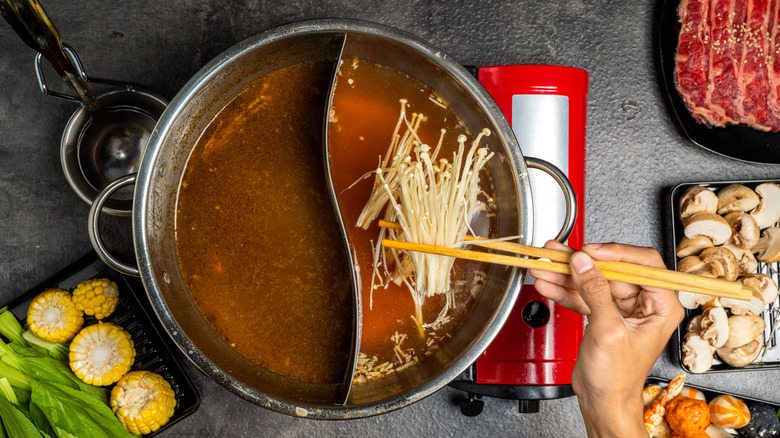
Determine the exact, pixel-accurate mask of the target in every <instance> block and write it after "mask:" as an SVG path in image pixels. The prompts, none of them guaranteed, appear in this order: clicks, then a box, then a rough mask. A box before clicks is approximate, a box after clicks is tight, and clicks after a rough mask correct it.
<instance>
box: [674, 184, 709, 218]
mask: <svg viewBox="0 0 780 438" xmlns="http://www.w3.org/2000/svg"><path fill="white" fill-rule="evenodd" d="M717 211H718V196H717V195H715V193H714V192H713V191H712V190H709V189H708V188H706V187H703V186H693V187H691V188H689V189H688V190H686V191H685V193H683V195H682V197H681V198H680V219H685V218H688V217H691V216H693V215H694V214H696V213H702V212H707V213H717Z"/></svg>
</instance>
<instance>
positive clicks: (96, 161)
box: [0, 0, 168, 215]
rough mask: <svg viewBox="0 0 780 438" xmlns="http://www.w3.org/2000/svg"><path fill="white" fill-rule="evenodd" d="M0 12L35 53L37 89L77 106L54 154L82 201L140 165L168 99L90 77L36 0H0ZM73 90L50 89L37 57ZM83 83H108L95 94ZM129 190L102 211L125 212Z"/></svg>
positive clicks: (90, 199) (127, 212)
mask: <svg viewBox="0 0 780 438" xmlns="http://www.w3.org/2000/svg"><path fill="white" fill-rule="evenodd" d="M0 14H2V15H3V18H5V20H6V21H7V22H8V23H9V24H10V25H11V27H12V28H13V29H14V31H15V32H16V33H17V34H18V35H19V37H20V38H21V39H22V41H24V43H25V44H27V45H28V46H30V47H32V48H33V49H34V50H35V51H37V52H38V55H37V56H36V63H35V66H36V76H37V78H38V85H39V87H40V89H41V91H42V92H43V93H44V94H45V95H47V96H53V97H57V98H61V99H65V100H69V101H75V102H80V103H81V104H82V106H81V107H80V108H79V109H78V110H76V112H75V113H74V114H73V115H72V116H71V118H70V120H69V121H68V124H67V125H66V127H65V131H64V133H63V136H62V140H61V142H60V159H61V161H62V169H63V172H64V173H65V177H66V179H67V180H68V183H69V184H70V185H71V187H72V188H73V189H74V190H75V191H76V193H77V194H78V195H79V196H80V197H81V198H82V199H83V200H84V201H86V202H87V203H88V204H91V203H92V201H93V200H94V198H95V197H96V196H97V194H98V193H99V192H100V191H101V190H103V189H104V188H105V187H106V186H107V185H108V184H109V183H110V182H112V181H114V180H115V179H117V178H119V177H122V176H124V175H128V174H131V173H135V172H137V171H138V168H139V166H140V162H141V157H142V156H143V152H144V150H145V149H146V144H147V142H148V140H149V136H150V134H151V132H152V130H153V129H154V126H155V124H156V123H157V119H159V117H160V116H161V115H162V113H163V111H164V110H165V107H166V106H167V104H168V102H167V100H165V99H164V98H162V97H160V96H158V95H157V94H155V93H152V92H150V91H147V90H142V89H139V88H138V87H134V86H132V85H128V84H123V83H119V82H114V81H108V80H104V79H100V80H96V79H93V80H90V79H89V78H88V77H87V75H86V73H85V71H84V67H83V66H82V65H81V60H80V59H79V57H78V55H77V54H76V52H75V51H74V50H73V49H72V48H71V47H69V46H68V45H67V44H63V43H62V41H61V40H60V36H59V33H58V32H57V29H56V28H55V27H54V24H52V22H51V20H50V19H49V17H48V16H47V15H46V12H45V11H44V10H43V7H42V6H41V4H40V3H39V2H38V0H0ZM42 57H43V58H46V59H47V60H48V61H49V63H50V64H51V65H52V67H53V68H54V71H55V72H56V73H57V74H58V75H59V76H60V77H61V78H62V79H63V80H64V81H65V83H66V84H67V85H68V86H69V87H70V89H71V90H73V92H74V93H75V97H74V96H70V95H67V94H63V93H58V92H54V91H50V90H49V88H48V86H47V84H46V80H45V77H44V74H43V66H42V62H41V58H42ZM89 83H99V84H104V85H112V86H115V87H118V88H114V89H112V90H110V91H107V92H105V93H102V94H100V95H97V96H96V95H95V94H93V92H92V91H91V90H90V87H89V85H88V84H89ZM131 195H132V192H130V191H127V192H121V191H120V192H118V193H117V195H116V196H114V197H113V198H112V199H110V200H108V201H107V202H106V204H105V207H104V208H103V212H105V213H109V214H115V215H129V214H130V211H131V208H132V207H131V199H130V198H131Z"/></svg>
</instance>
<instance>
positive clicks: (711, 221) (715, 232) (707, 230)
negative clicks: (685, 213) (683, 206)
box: [683, 213, 732, 245]
mask: <svg viewBox="0 0 780 438" xmlns="http://www.w3.org/2000/svg"><path fill="white" fill-rule="evenodd" d="M683 233H684V234H685V237H687V238H689V239H692V238H694V237H696V236H707V237H709V238H710V240H712V243H713V244H714V245H723V244H724V243H726V241H728V240H729V238H731V234H732V231H731V225H729V223H728V222H726V219H723V216H720V215H717V214H715V213H696V214H695V215H693V216H691V217H690V218H688V219H687V220H686V222H685V228H684V229H683Z"/></svg>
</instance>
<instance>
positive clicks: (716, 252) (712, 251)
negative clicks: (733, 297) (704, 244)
mask: <svg viewBox="0 0 780 438" xmlns="http://www.w3.org/2000/svg"><path fill="white" fill-rule="evenodd" d="M699 258H700V259H701V260H702V261H703V262H706V263H707V264H708V265H710V269H711V270H712V273H713V274H715V277H717V278H723V279H725V280H728V281H734V280H736V279H737V277H738V276H739V263H738V262H737V257H736V256H734V253H733V252H731V251H730V250H729V249H728V248H724V247H722V246H716V247H712V248H707V249H705V250H704V251H702V252H701V254H699ZM751 272H752V271H751Z"/></svg>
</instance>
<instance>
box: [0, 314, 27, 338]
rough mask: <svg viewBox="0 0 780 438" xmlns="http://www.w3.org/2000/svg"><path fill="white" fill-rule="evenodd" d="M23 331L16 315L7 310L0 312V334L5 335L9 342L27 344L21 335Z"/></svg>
mask: <svg viewBox="0 0 780 438" xmlns="http://www.w3.org/2000/svg"><path fill="white" fill-rule="evenodd" d="M23 333H24V329H23V328H22V325H21V324H19V320H18V319H16V315H14V314H13V313H11V312H9V311H7V310H4V311H2V312H0V335H3V336H5V337H6V339H8V340H9V341H11V342H18V343H19V344H21V345H27V342H26V341H25V340H24V338H23V337H22V334H23Z"/></svg>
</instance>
